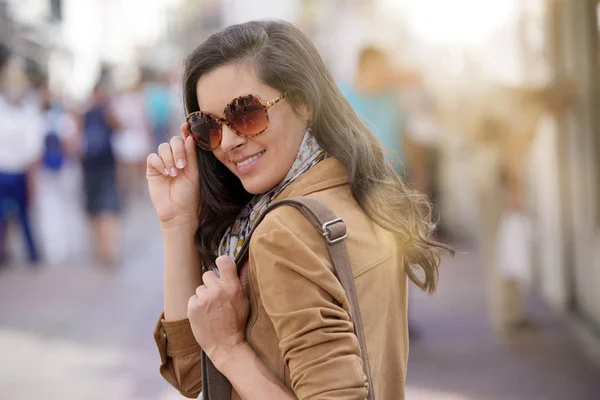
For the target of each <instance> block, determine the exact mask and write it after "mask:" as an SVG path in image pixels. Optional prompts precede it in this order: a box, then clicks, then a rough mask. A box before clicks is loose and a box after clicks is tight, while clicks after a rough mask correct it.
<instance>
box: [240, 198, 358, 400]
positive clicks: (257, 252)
mask: <svg viewBox="0 0 600 400" xmlns="http://www.w3.org/2000/svg"><path fill="white" fill-rule="evenodd" d="M280 210H281V209H280ZM280 210H274V211H273V212H272V213H271V214H270V215H269V216H268V217H267V218H265V220H264V221H263V222H262V223H261V225H260V226H259V228H257V231H256V232H255V235H254V237H253V238H252V243H251V246H250V259H251V266H252V267H251V271H250V274H251V277H250V279H251V280H254V281H255V283H253V284H254V285H255V287H256V288H257V291H258V292H259V293H260V299H261V302H262V304H263V306H264V309H265V311H266V313H267V314H268V315H269V318H270V319H271V322H272V323H273V326H274V328H275V331H276V332H277V336H278V339H279V348H280V351H281V354H282V356H283V360H284V363H285V365H286V366H287V368H288V369H289V372H290V380H291V386H292V390H293V391H294V393H295V394H296V396H297V397H298V399H300V400H305V399H311V400H317V399H328V400H335V399H344V400H349V399H350V400H351V399H361V400H363V399H365V398H366V397H367V388H368V384H367V379H366V376H365V374H364V372H363V370H362V360H361V358H360V347H359V345H358V339H357V338H356V336H355V334H354V332H353V325H352V321H351V318H350V314H349V312H348V308H347V305H346V304H345V303H346V297H345V295H344V289H343V287H342V286H341V284H340V283H339V281H338V279H337V278H336V276H335V275H334V273H333V269H332V268H333V267H332V266H331V261H330V258H329V253H328V252H327V247H326V244H325V241H324V239H323V237H322V236H321V235H320V234H319V232H317V231H316V230H315V228H314V227H313V226H312V225H311V223H310V222H309V221H308V220H306V219H305V218H304V217H303V216H302V215H301V214H300V213H299V212H298V211H297V210H289V209H288V210H286V211H285V213H286V216H287V215H290V214H289V213H291V212H293V213H295V214H294V216H295V217H294V218H285V219H284V218H281V217H282V216H281V214H280V213H279V211H280ZM344 307H346V308H344Z"/></svg>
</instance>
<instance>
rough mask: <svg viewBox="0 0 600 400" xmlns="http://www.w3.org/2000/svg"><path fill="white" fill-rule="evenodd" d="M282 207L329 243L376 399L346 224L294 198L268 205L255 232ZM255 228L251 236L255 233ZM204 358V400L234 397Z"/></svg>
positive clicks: (244, 252)
mask: <svg viewBox="0 0 600 400" xmlns="http://www.w3.org/2000/svg"><path fill="white" fill-rule="evenodd" d="M281 206H292V207H294V208H296V209H297V210H298V211H300V212H301V213H302V215H304V216H305V217H306V218H307V219H308V220H309V221H310V222H311V223H312V224H313V225H314V227H315V229H317V230H318V231H319V232H320V233H321V234H322V235H323V237H324V238H325V241H326V242H327V250H328V251H329V256H330V257H331V263H332V265H333V268H334V272H335V274H336V276H337V278H338V280H339V281H340V283H341V285H342V287H343V288H344V291H345V292H346V297H347V298H348V303H349V305H350V310H351V312H352V320H353V325H354V333H355V334H356V337H357V338H358V343H359V346H360V355H361V359H362V364H363V371H364V373H365V375H366V377H367V380H368V383H369V394H368V397H367V399H368V400H374V399H375V394H374V393H373V379H372V377H371V370H370V367H369V359H368V357H367V345H366V340H365V333H364V328H363V323H362V317H361V314H360V308H359V305H358V296H357V294H356V287H355V285H354V278H353V276H352V268H351V266H350V260H349V259H348V252H347V251H346V246H345V245H344V239H345V238H346V237H347V234H346V224H344V221H343V220H342V219H341V218H337V217H336V215H335V214H334V213H333V211H331V210H330V209H329V207H327V205H326V204H325V203H323V202H322V201H320V200H317V199H314V198H310V197H294V198H290V199H285V200H281V201H278V202H276V203H273V204H272V205H271V206H269V207H268V208H267V209H266V210H265V212H264V213H263V214H262V215H261V216H260V218H259V219H258V221H257V222H256V224H255V226H254V229H256V227H258V225H259V224H260V223H261V222H262V220H263V219H264V218H265V216H266V215H267V214H268V213H269V212H270V211H272V210H274V209H275V208H278V207H281ZM254 229H253V230H252V232H251V234H250V235H252V233H254ZM249 243H250V240H249V239H248V240H246V243H245V245H244V247H243V248H242V249H241V251H240V254H239V255H238V257H237V259H236V262H237V263H241V262H242V261H243V260H244V259H245V258H246V256H247V253H248V247H249ZM202 358H203V361H202V363H203V365H202V366H203V367H205V368H206V370H205V372H204V378H208V379H207V381H204V385H203V386H204V389H203V393H204V400H221V399H222V400H229V399H230V397H231V384H230V383H229V382H228V381H227V378H225V377H224V376H223V375H222V374H221V373H220V372H219V371H218V370H217V369H216V368H215V366H214V365H213V364H212V362H211V361H210V359H208V357H206V355H205V354H204V353H202Z"/></svg>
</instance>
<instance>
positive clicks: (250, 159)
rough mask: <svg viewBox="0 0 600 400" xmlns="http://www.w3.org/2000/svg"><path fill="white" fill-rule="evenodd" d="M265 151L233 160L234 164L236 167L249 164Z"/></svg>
mask: <svg viewBox="0 0 600 400" xmlns="http://www.w3.org/2000/svg"><path fill="white" fill-rule="evenodd" d="M264 153H265V151H264V150H263V151H261V152H260V153H257V154H255V155H253V156H251V157H248V158H246V159H243V160H242V161H239V162H235V165H237V166H238V167H245V166H246V165H250V164H251V163H252V161H254V160H256V159H257V158H259V157H260V156H262V155H263V154H264Z"/></svg>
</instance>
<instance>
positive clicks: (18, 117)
mask: <svg viewBox="0 0 600 400" xmlns="http://www.w3.org/2000/svg"><path fill="white" fill-rule="evenodd" d="M28 89H29V82H28V79H27V75H26V74H25V71H24V70H23V68H22V65H21V63H20V60H18V59H17V58H15V57H12V58H10V59H9V60H8V61H7V62H6V63H5V65H4V67H2V66H0V121H1V123H0V250H5V249H6V243H5V242H6V236H7V227H6V226H7V222H8V220H9V219H10V218H11V217H16V218H17V219H18V220H19V221H20V224H21V227H22V230H23V234H24V237H25V243H26V246H27V252H28V259H29V261H30V263H32V264H36V263H37V262H38V261H39V254H38V251H37V247H36V243H35V240H34V235H33V232H32V229H31V224H30V220H29V204H28V203H29V199H30V197H31V191H30V189H31V185H30V176H29V175H30V172H31V170H32V169H33V167H34V165H35V163H36V162H37V161H38V160H39V159H40V156H41V153H42V146H43V143H42V140H43V137H42V135H41V132H42V119H41V114H40V111H39V109H38V107H37V104H35V103H34V102H32V100H30V99H29V98H28V96H26V95H27V92H28ZM0 261H1V260H0Z"/></svg>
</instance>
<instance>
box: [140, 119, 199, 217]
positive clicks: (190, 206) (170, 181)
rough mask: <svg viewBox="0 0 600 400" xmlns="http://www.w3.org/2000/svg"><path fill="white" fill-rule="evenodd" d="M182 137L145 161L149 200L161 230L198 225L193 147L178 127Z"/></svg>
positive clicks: (197, 190) (163, 145)
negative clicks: (169, 227) (192, 224)
mask: <svg viewBox="0 0 600 400" xmlns="http://www.w3.org/2000/svg"><path fill="white" fill-rule="evenodd" d="M181 132H182V136H174V137H173V138H171V141H170V142H169V143H162V144H161V145H160V146H158V153H152V154H150V155H149V156H148V159H147V168H146V177H147V179H148V189H149V191H150V198H151V199H152V203H153V204H154V208H155V209H156V214H157V215H158V218H159V220H160V222H161V224H162V225H163V226H164V227H168V226H171V225H172V226H175V225H181V224H187V223H197V222H198V208H199V206H200V187H199V173H198V162H197V159H196V143H195V142H194V139H193V138H192V136H191V135H189V133H188V132H187V124H185V123H184V124H183V125H182V126H181Z"/></svg>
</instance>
